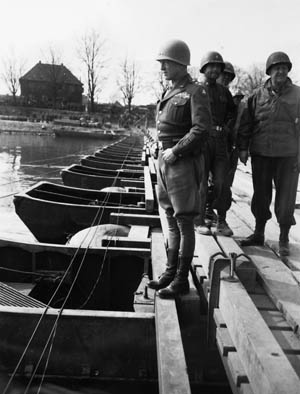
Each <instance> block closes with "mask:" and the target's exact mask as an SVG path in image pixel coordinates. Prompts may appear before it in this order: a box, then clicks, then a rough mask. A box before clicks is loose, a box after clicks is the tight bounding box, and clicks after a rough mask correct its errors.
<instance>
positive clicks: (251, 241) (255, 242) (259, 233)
mask: <svg viewBox="0 0 300 394" xmlns="http://www.w3.org/2000/svg"><path fill="white" fill-rule="evenodd" d="M265 226H266V222H256V225H255V230H254V233H253V234H251V235H249V237H247V238H245V239H242V240H241V242H240V244H241V246H262V245H263V244H264V242H265Z"/></svg>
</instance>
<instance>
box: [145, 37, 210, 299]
mask: <svg viewBox="0 0 300 394" xmlns="http://www.w3.org/2000/svg"><path fill="white" fill-rule="evenodd" d="M157 60H158V61H159V62H160V65H161V71H162V72H163V74H164V77H165V78H166V80H168V81H170V82H171V86H170V88H169V90H167V91H165V92H164V93H163V95H162V97H161V99H160V100H159V102H158V106H157V137H158V145H159V153H158V167H159V169H158V175H157V184H158V201H159V204H160V206H161V207H162V208H163V209H164V210H165V213H166V217H167V221H168V227H169V234H168V260H167V267H166V270H165V272H164V273H163V274H162V276H161V277H160V278H159V280H158V281H154V280H152V281H150V282H149V287H150V288H152V289H155V290H159V292H158V294H159V296H160V297H162V298H170V297H174V296H176V295H179V294H184V293H187V292H188V291H189V282H188V273H189V269H190V265H191V262H192V259H193V256H194V249H195V232H194V217H195V216H196V215H197V214H198V213H199V206H200V202H199V182H200V179H201V172H202V171H203V170H202V168H203V160H201V158H202V150H203V149H204V147H205V143H206V140H207V135H208V131H209V129H210V127H211V114H210V108H209V101H208V95H207V93H206V90H205V88H204V87H203V86H201V85H200V84H199V83H197V82H194V81H193V80H192V79H191V77H190V75H189V74H188V73H187V66H188V65H189V64H190V50H189V48H188V46H187V45H186V43H185V42H183V41H180V40H172V41H169V42H167V43H166V44H165V45H164V46H163V47H162V49H161V50H160V52H159V55H158V57H157Z"/></svg>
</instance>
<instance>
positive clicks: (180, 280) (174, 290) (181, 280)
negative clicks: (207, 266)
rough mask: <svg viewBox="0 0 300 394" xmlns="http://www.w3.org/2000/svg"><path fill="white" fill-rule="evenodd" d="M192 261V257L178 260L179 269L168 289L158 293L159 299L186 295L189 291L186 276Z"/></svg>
mask: <svg viewBox="0 0 300 394" xmlns="http://www.w3.org/2000/svg"><path fill="white" fill-rule="evenodd" d="M192 259H193V256H192V257H180V258H179V267H178V270H177V272H176V276H175V278H174V280H173V281H172V282H171V283H170V284H169V286H168V287H166V288H164V289H161V290H159V292H158V295H159V296H160V297H161V298H174V297H176V296H178V295H183V294H187V293H188V292H189V291H190V285H189V281H188V276H189V270H190V266H191V262H192Z"/></svg>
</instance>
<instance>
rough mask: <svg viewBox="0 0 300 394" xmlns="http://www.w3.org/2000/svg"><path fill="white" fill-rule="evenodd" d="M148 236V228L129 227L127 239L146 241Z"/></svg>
mask: <svg viewBox="0 0 300 394" xmlns="http://www.w3.org/2000/svg"><path fill="white" fill-rule="evenodd" d="M148 235H149V226H131V227H130V230H129V234H128V237H129V238H134V239H147V238H148Z"/></svg>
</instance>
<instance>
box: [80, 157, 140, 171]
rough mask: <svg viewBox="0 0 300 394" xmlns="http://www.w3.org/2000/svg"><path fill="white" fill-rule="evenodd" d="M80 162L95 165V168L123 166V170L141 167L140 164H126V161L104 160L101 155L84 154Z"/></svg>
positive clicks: (88, 165) (90, 165)
mask: <svg viewBox="0 0 300 394" xmlns="http://www.w3.org/2000/svg"><path fill="white" fill-rule="evenodd" d="M80 163H81V164H82V165H83V166H86V167H95V168H103V169H104V168H107V169H115V170H117V169H119V168H123V169H124V170H125V169H126V170H139V169H142V168H143V167H142V165H141V164H127V163H126V162H124V163H118V162H114V161H108V160H107V161H105V160H102V159H101V157H99V156H94V155H86V156H84V157H83V158H82V159H81V160H80Z"/></svg>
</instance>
